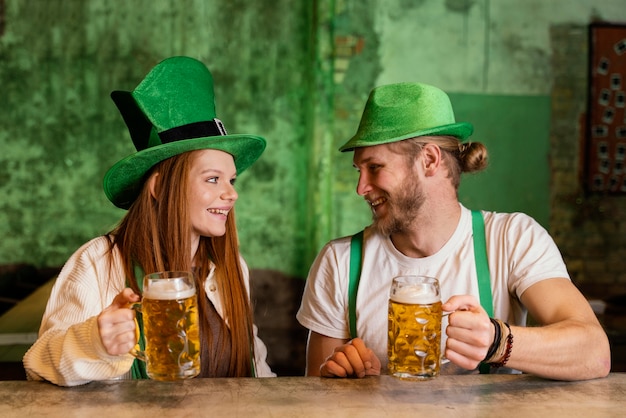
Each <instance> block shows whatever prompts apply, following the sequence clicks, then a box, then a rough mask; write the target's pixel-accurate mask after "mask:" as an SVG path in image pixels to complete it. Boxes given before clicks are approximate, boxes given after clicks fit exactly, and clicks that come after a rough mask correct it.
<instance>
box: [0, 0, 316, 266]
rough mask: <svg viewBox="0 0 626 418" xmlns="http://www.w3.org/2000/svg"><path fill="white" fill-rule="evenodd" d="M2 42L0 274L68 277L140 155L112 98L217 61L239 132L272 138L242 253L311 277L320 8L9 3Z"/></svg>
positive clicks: (220, 106)
mask: <svg viewBox="0 0 626 418" xmlns="http://www.w3.org/2000/svg"><path fill="white" fill-rule="evenodd" d="M4 5H5V8H4V10H3V12H4V19H3V20H2V21H3V25H4V26H3V27H2V35H1V36H0V85H1V86H2V96H3V100H2V101H1V102H0V126H1V129H0V149H1V150H2V152H1V153H0V195H1V196H2V198H1V200H0V235H1V236H2V237H3V239H2V240H0V263H13V262H21V261H24V262H32V263H34V264H36V265H60V264H62V263H63V262H64V261H65V259H66V258H67V257H68V256H69V255H70V254H71V253H72V252H73V251H74V250H75V249H76V248H77V247H78V246H79V245H81V244H82V243H83V242H85V241H86V240H88V239H90V238H91V237H93V236H95V235H97V234H101V233H104V232H106V231H107V230H109V229H110V228H111V227H112V226H113V225H114V224H115V223H116V222H117V221H118V220H119V218H120V217H121V216H122V215H123V211H121V210H119V209H116V208H115V207H114V206H113V205H112V204H110V203H109V202H108V200H106V198H105V196H104V194H103V192H102V187H101V184H102V176H103V174H104V173H105V171H106V170H107V168H108V167H109V166H110V165H112V164H113V163H114V162H116V161H117V160H118V159H120V158H122V157H124V156H125V155H127V154H129V153H131V152H133V147H132V144H131V142H130V139H129V136H128V133H127V131H126V129H125V125H124V123H123V121H122V119H121V117H120V116H119V114H118V112H117V109H116V108H115V106H114V105H113V102H112V101H111V100H110V98H109V93H110V91H112V90H115V89H123V90H130V89H133V88H134V87H135V86H136V84H137V83H138V82H139V81H140V80H141V78H142V77H143V75H145V73H146V72H147V71H149V69H150V68H151V67H152V66H153V65H154V64H156V63H157V62H158V61H160V60H162V59H163V58H166V57H168V56H171V55H190V56H193V57H195V58H198V59H200V60H202V61H203V62H205V63H206V64H207V65H208V67H209V68H210V69H211V71H212V73H213V75H214V79H215V83H216V86H215V90H216V101H217V103H216V107H217V114H218V117H219V118H220V119H222V121H223V122H224V124H225V125H226V127H227V129H228V130H229V132H231V133H254V134H259V135H262V136H264V137H266V138H267V139H268V146H267V151H266V152H265V154H264V156H263V157H262V159H261V160H260V161H259V162H258V163H257V164H256V165H255V166H254V167H252V168H251V169H250V170H249V171H247V172H246V173H244V175H242V176H241V178H240V181H239V182H238V185H239V187H240V190H241V193H240V194H241V197H240V199H239V202H238V204H237V205H238V206H237V209H238V213H237V215H238V222H239V225H240V231H241V237H240V238H241V241H242V243H243V245H242V251H243V252H244V255H245V256H246V258H247V259H248V261H249V263H250V264H251V265H252V266H254V267H280V268H281V269H283V270H284V271H286V272H291V273H293V272H298V271H300V272H301V271H303V270H304V269H305V268H306V267H304V266H303V265H302V264H303V261H302V260H303V253H304V251H305V250H304V248H305V239H304V229H305V219H304V217H305V214H304V206H305V199H306V193H305V190H304V189H303V187H302V186H303V179H305V177H306V169H307V167H306V164H302V162H304V161H306V160H307V156H306V152H307V151H306V150H307V147H308V137H309V132H308V131H309V130H310V124H311V121H310V118H309V117H308V113H309V110H308V109H309V108H310V104H309V102H308V100H309V92H310V91H311V87H310V86H309V83H310V81H309V80H311V79H312V76H311V74H312V73H313V71H314V67H313V66H312V65H310V60H311V59H312V57H313V55H314V54H313V53H312V51H311V50H310V48H312V45H311V42H310V39H309V38H310V32H311V22H312V17H311V7H310V4H309V3H308V2H292V1H290V0H282V1H257V2H247V1H234V0H229V1H219V2H218V1H213V2H207V1H204V0H198V1H165V0H160V1H157V0H149V1H148V0H144V1H141V0H139V1H138V0H135V1H108V0H87V1H85V0H63V1H60V0H45V1H44V0H5V1H4Z"/></svg>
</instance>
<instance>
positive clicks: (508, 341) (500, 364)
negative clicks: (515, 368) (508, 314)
mask: <svg viewBox="0 0 626 418" xmlns="http://www.w3.org/2000/svg"><path fill="white" fill-rule="evenodd" d="M503 324H504V325H506V327H507V329H508V330H509V335H507V336H506V350H505V352H504V356H503V357H501V358H502V360H501V361H499V362H497V363H490V365H491V366H492V367H503V366H504V365H505V364H506V363H507V362H508V361H509V358H510V357H511V351H512V350H513V333H512V332H511V327H510V326H509V324H507V323H506V322H503Z"/></svg>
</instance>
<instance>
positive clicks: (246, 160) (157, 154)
mask: <svg viewBox="0 0 626 418" xmlns="http://www.w3.org/2000/svg"><path fill="white" fill-rule="evenodd" d="M265 146H266V141H265V139H264V138H262V137H260V136H255V135H244V134H234V135H223V136H210V137H202V138H193V139H185V140H181V141H176V142H171V143H167V144H162V145H157V146H154V147H151V148H148V149H145V150H143V151H139V152H137V153H134V154H131V155H129V156H127V157H126V158H124V159H122V160H120V161H118V162H117V163H116V164H115V165H113V166H112V167H111V168H110V169H109V170H108V171H107V173H106V174H105V176H104V180H103V183H104V184H103V186H104V193H105V194H106V196H107V198H108V199H109V200H110V201H111V202H113V204H114V205H115V206H117V207H119V208H121V209H128V208H129V207H130V206H131V205H132V203H133V202H134V201H135V199H136V198H137V196H138V195H139V192H140V191H141V188H142V187H143V183H144V181H145V178H144V177H145V176H146V174H147V173H148V172H149V170H150V169H151V168H152V167H153V166H154V165H156V164H157V163H159V162H161V161H164V160H166V159H168V158H171V157H174V156H175V155H179V154H182V153H185V152H188V151H196V150H202V149H215V150H219V151H224V152H226V153H228V154H230V155H232V156H233V159H234V161H235V167H236V169H237V174H241V173H242V172H243V171H245V170H246V169H247V168H248V167H250V165H252V163H254V162H255V161H256V160H257V159H258V158H259V157H260V156H261V154H262V153H263V151H264V150H265Z"/></svg>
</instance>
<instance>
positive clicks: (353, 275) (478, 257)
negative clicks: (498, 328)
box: [348, 210, 493, 374]
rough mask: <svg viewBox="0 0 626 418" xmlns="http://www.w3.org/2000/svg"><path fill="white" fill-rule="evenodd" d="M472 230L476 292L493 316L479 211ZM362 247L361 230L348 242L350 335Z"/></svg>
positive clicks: (486, 369) (353, 330)
mask: <svg viewBox="0 0 626 418" xmlns="http://www.w3.org/2000/svg"><path fill="white" fill-rule="evenodd" d="M472 230H473V234H474V263H475V264H476V276H477V277H478V293H479V295H480V304H481V306H482V307H483V309H484V310H485V311H486V312H487V314H488V315H489V317H493V300H492V297H491V277H490V274H489V263H488V260H487V241H486V239H485V221H484V219H483V216H482V214H481V213H480V211H477V210H473V211H472ZM362 248H363V231H361V232H359V233H357V234H355V235H354V236H353V237H352V240H351V242H350V283H349V287H348V312H349V318H350V336H351V337H352V338H355V337H356V336H357V334H356V294H357V290H358V287H359V280H360V277H361V258H362ZM489 368H490V367H489V365H488V364H483V363H481V365H480V368H479V369H480V373H482V374H486V373H489Z"/></svg>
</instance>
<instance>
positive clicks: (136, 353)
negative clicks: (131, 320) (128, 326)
mask: <svg viewBox="0 0 626 418" xmlns="http://www.w3.org/2000/svg"><path fill="white" fill-rule="evenodd" d="M130 309H132V310H134V311H135V339H136V340H137V344H135V346H134V347H133V348H131V350H130V351H129V353H130V354H131V355H133V357H135V358H138V359H139V360H141V361H143V362H146V361H147V359H146V353H145V352H144V351H143V349H142V346H144V344H145V342H144V341H145V339H144V337H143V332H142V327H141V326H140V325H139V321H138V320H137V315H141V314H142V312H141V302H136V303H133V304H132V305H131V306H130Z"/></svg>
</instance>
